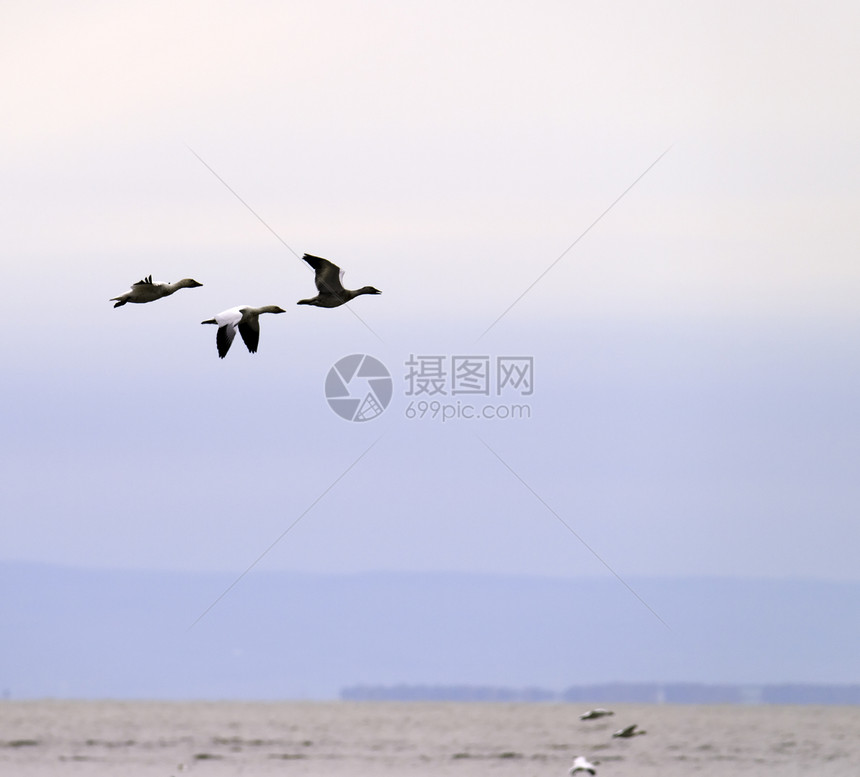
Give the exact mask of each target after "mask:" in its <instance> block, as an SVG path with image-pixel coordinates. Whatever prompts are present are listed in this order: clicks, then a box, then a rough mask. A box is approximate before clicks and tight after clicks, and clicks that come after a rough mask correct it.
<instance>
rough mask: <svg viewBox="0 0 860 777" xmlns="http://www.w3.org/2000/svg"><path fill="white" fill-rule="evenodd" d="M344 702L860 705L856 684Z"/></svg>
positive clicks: (512, 692)
mask: <svg viewBox="0 0 860 777" xmlns="http://www.w3.org/2000/svg"><path fill="white" fill-rule="evenodd" d="M340 698H341V699H342V700H343V701H466V702H482V701H483V702H548V701H549V702H551V701H556V702H567V703H585V702H598V701H599V702H603V703H616V704H823V705H857V704H860V685H823V684H812V683H810V684H804V683H784V684H762V685H757V684H737V685H733V684H720V685H709V684H705V683H603V684H594V685H578V686H572V687H570V688H567V689H566V690H564V691H560V692H557V691H551V690H547V689H544V688H505V687H494V686H473V685H405V684H404V685H354V686H349V687H346V688H343V689H342V690H341V692H340Z"/></svg>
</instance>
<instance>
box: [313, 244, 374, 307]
mask: <svg viewBox="0 0 860 777" xmlns="http://www.w3.org/2000/svg"><path fill="white" fill-rule="evenodd" d="M302 259H304V260H305V261H306V262H307V263H308V264H309V265H310V266H311V267H313V268H314V271H315V273H316V274H315V275H314V283H315V284H316V287H317V291H318V292H319V293H318V294H317V295H316V297H311V298H310V299H300V300H299V301H298V302H297V303H296V304H297V305H316V306H317V307H318V308H336V307H339V306H340V305H343V304H344V303H346V302H349V301H350V300H351V299H354V298H355V297H358V296H359V295H360V294H382V292H381V291H380V290H379V289H376V288H374V287H373V286H362V287H361V288H360V289H355V290H352V289H345V288H344V287H343V270H341V269H340V267H338V266H337V265H336V264H333V263H332V262H330V261H329V260H328V259H323V258H322V257H321V256H313V255H312V254H305V255H304V256H303V257H302Z"/></svg>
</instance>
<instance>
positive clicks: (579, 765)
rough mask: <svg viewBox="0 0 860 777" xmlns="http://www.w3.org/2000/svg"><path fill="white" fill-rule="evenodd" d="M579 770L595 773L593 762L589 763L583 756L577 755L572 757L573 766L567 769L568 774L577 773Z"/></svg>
mask: <svg viewBox="0 0 860 777" xmlns="http://www.w3.org/2000/svg"><path fill="white" fill-rule="evenodd" d="M579 772H588V773H589V774H597V769H595V768H594V764H593V763H589V761H587V760H586V759H585V757H584V756H581V755H578V756H576V758H574V759H573V766H571V767H570V769H568V770H567V773H568V774H578V773H579Z"/></svg>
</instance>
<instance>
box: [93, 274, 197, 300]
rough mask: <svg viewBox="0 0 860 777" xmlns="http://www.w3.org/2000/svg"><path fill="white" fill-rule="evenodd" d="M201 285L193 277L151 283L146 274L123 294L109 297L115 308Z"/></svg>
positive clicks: (149, 277)
mask: <svg viewBox="0 0 860 777" xmlns="http://www.w3.org/2000/svg"><path fill="white" fill-rule="evenodd" d="M202 285H203V284H202V283H198V282H197V281H195V280H194V279H193V278H183V279H182V280H181V281H176V283H161V282H159V281H156V282H155V283H153V282H152V276H151V275H148V276H147V277H146V278H143V279H142V280H139V281H138V282H137V283H133V284H132V285H131V288H130V289H129V290H128V291H127V292H125V294H120V295H119V296H118V297H111V299H110V301H111V302H116V305H114V307H115V308H118V307H120V306H121V305H125V303H126V302H153V301H155V300H157V299H161V298H162V297H169V296H170V295H171V294H173V292H174V291H179V290H180V289H193V288H195V287H196V286H202Z"/></svg>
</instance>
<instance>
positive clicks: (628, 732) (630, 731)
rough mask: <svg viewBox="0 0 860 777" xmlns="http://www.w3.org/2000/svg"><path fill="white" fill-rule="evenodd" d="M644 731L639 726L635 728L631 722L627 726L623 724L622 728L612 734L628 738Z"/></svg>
mask: <svg viewBox="0 0 860 777" xmlns="http://www.w3.org/2000/svg"><path fill="white" fill-rule="evenodd" d="M644 733H645V732H644V731H643V730H642V729H641V728H639V729H637V728H636V724H635V723H631V724H630V725H629V726H625V727H624V728H619V729H618V731H616V732H615V733H614V734H613V735H612V736H613V737H620V738H622V739H629V738H630V737H635V736H637V735H638V734H644Z"/></svg>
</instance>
